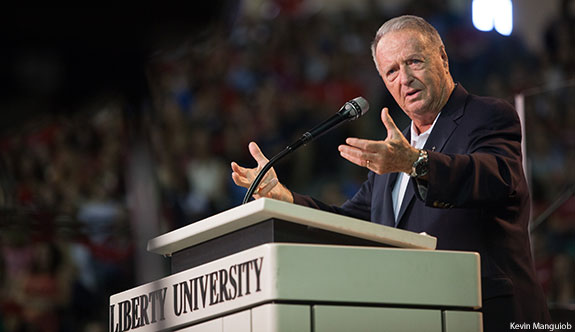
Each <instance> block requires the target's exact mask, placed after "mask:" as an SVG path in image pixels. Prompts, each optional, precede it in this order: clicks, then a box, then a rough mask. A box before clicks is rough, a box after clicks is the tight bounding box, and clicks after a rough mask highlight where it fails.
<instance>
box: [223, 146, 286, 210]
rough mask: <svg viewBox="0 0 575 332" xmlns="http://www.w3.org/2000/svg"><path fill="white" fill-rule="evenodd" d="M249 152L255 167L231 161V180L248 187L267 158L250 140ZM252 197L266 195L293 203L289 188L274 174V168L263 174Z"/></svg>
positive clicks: (266, 161) (256, 197)
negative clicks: (255, 163) (247, 166)
mask: <svg viewBox="0 0 575 332" xmlns="http://www.w3.org/2000/svg"><path fill="white" fill-rule="evenodd" d="M248 149H249V150H250V154H251V155H252V157H254V159H255V160H256V162H257V163H258V166H257V167H256V168H245V167H242V166H240V165H238V164H237V163H236V162H232V171H233V172H232V180H234V183H235V184H236V185H238V186H240V187H244V188H249V187H250V185H251V184H252V182H253V181H254V179H255V178H256V176H257V175H258V173H259V171H260V170H261V169H262V168H263V167H264V166H265V165H266V164H267V163H268V161H269V160H268V159H267V158H266V157H265V156H264V154H263V153H262V151H261V150H260V148H259V147H258V145H257V144H256V143H254V142H250V144H249V145H248ZM253 197H254V198H255V199H258V198H262V197H267V198H273V199H277V200H280V201H284V202H289V203H293V195H292V193H291V191H290V190H289V189H287V188H286V187H285V186H284V185H282V184H281V183H280V182H279V180H278V177H277V175H276V172H275V170H274V169H273V168H272V169H270V170H269V171H268V172H267V174H266V175H265V176H264V178H263V179H262V181H261V182H260V185H259V186H258V188H257V189H256V191H255V192H254V195H253Z"/></svg>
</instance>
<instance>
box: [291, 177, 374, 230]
mask: <svg viewBox="0 0 575 332" xmlns="http://www.w3.org/2000/svg"><path fill="white" fill-rule="evenodd" d="M374 175H375V174H374V173H373V172H370V173H369V175H368V179H367V180H366V181H365V182H364V183H363V184H362V186H361V188H360V189H359V190H358V192H357V193H355V195H354V196H353V197H352V198H351V199H349V200H347V201H346V202H345V203H343V205H342V206H341V207H339V206H334V205H329V204H325V203H324V202H321V201H319V200H317V199H315V198H313V197H310V196H305V195H300V194H298V193H295V192H292V194H293V197H294V203H295V204H298V205H303V206H307V207H311V208H314V209H320V210H323V211H328V212H333V213H337V214H342V215H346V216H348V217H353V218H358V219H363V220H370V219H371V193H372V188H373V181H374Z"/></svg>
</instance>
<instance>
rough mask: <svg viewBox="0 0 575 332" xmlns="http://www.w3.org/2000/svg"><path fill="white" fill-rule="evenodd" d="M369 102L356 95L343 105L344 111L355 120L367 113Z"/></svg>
mask: <svg viewBox="0 0 575 332" xmlns="http://www.w3.org/2000/svg"><path fill="white" fill-rule="evenodd" d="M368 110H369V103H368V102H367V100H365V98H363V97H356V98H354V99H352V100H350V101H348V102H347V103H345V105H343V111H344V113H345V114H346V115H347V116H348V117H349V118H350V119H351V120H355V119H357V118H359V117H360V116H362V115H364V114H365V113H367V111H368Z"/></svg>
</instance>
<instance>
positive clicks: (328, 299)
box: [109, 199, 482, 332]
mask: <svg viewBox="0 0 575 332" xmlns="http://www.w3.org/2000/svg"><path fill="white" fill-rule="evenodd" d="M435 245H436V239H435V238H434V237H431V236H429V235H426V234H416V233H413V232H408V231H404V230H400V229H396V228H392V227H387V226H382V225H378V224H374V223H370V222H366V221H362V220H359V219H354V218H349V217H345V216H340V215H335V214H332V213H328V212H324V211H319V210H315V209H310V208H307V207H302V206H297V205H293V204H289V203H285V202H280V201H275V200H271V199H259V200H256V201H252V202H250V203H248V204H245V205H242V206H239V207H236V208H233V209H230V210H228V211H225V212H223V213H220V214H217V215H214V216H212V217H209V218H207V219H204V220H202V221H199V222H196V223H194V224H191V225H188V226H185V227H183V228H180V229H178V230H175V231H172V232H169V233H166V234H164V235H161V236H159V237H156V238H154V239H151V240H150V241H149V242H148V250H149V251H151V252H154V253H158V254H161V255H164V256H166V257H169V259H170V260H171V269H172V274H171V275H169V276H167V277H165V278H162V279H159V280H156V281H153V282H150V283H148V284H145V285H141V286H138V287H135V288H132V289H130V290H126V291H124V292H121V293H118V294H115V295H112V296H111V297H110V307H109V313H110V327H109V328H110V331H122V332H126V331H181V332H199V331H202V332H212V331H214V332H215V331H217V332H232V331H233V332H244V331H245V332H279V331H301V332H337V331H346V332H347V331H414V332H415V331H418V332H420V331H428V332H433V331H437V332H441V331H444V332H450V331H458V332H462V331H474V332H475V331H482V316H481V312H480V311H478V309H480V307H481V286H480V280H481V279H480V264H479V255H478V254H477V253H472V252H459V251H438V250H434V249H435Z"/></svg>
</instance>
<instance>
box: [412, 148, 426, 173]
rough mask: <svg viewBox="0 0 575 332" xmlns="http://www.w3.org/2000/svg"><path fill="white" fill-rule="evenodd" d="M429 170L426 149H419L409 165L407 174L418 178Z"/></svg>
mask: <svg viewBox="0 0 575 332" xmlns="http://www.w3.org/2000/svg"><path fill="white" fill-rule="evenodd" d="M428 171H429V159H428V155H427V151H425V150H421V149H420V150H419V157H418V158H417V160H416V161H414V162H413V165H412V166H411V173H410V174H409V176H411V177H414V178H419V177H422V176H424V175H425V174H427V172H428Z"/></svg>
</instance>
